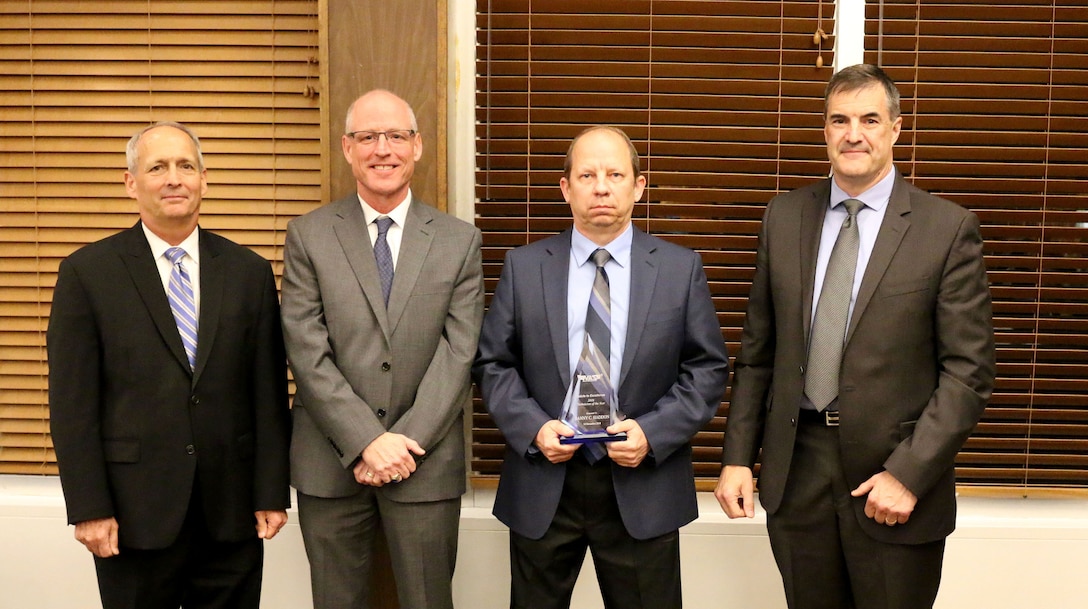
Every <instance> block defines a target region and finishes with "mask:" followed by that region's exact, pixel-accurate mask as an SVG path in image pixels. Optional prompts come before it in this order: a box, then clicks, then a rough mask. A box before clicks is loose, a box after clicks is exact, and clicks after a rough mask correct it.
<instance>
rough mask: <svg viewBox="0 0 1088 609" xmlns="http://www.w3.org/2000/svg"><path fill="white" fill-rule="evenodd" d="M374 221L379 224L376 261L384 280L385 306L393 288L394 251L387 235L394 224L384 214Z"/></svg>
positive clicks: (375, 250) (379, 273)
mask: <svg viewBox="0 0 1088 609" xmlns="http://www.w3.org/2000/svg"><path fill="white" fill-rule="evenodd" d="M374 223H375V224H377V225H378V238H377V239H376V240H375V241H374V261H375V262H377V263H378V277H379V278H380V279H381V280H382V297H383V298H385V306H387V307H388V306H389V291H390V290H392V289H393V252H392V251H390V250H389V242H388V241H386V239H385V235H386V233H388V232H389V227H390V226H393V219H392V218H390V217H389V216H382V217H381V218H378V219H377V220H374Z"/></svg>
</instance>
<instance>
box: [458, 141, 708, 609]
mask: <svg viewBox="0 0 1088 609" xmlns="http://www.w3.org/2000/svg"><path fill="white" fill-rule="evenodd" d="M645 184H646V178H645V177H644V176H642V175H640V173H639V164H638V154H637V152H636V151H635V148H634V146H633V145H632V144H631V140H630V139H628V138H627V135H626V134H624V133H623V131H621V130H619V129H616V128H613V127H595V128H590V129H588V130H586V131H584V132H583V133H582V134H581V135H579V136H578V137H576V138H575V139H574V141H573V142H572V143H571V146H570V149H569V150H568V152H567V159H566V164H565V167H564V177H563V178H562V179H561V180H560V187H561V188H562V191H563V196H564V198H565V199H566V200H567V203H569V204H570V207H571V212H572V213H573V217H574V228H573V230H571V229H568V230H566V231H564V232H563V233H561V234H559V235H556V236H554V237H550V238H547V239H543V240H541V241H537V242H536V243H533V244H531V245H527V246H524V247H520V248H517V249H515V250H513V251H511V252H510V253H508V254H507V256H506V262H505V264H504V265H503V269H502V276H501V277H500V278H499V283H498V286H497V287H496V288H495V296H494V298H493V299H492V301H491V307H490V309H489V311H488V314H487V317H486V319H485V321H484V328H483V332H482V334H481V336H480V349H479V355H478V356H477V359H476V364H475V366H474V367H473V375H474V377H475V379H476V382H477V383H478V384H479V386H480V389H481V391H482V392H483V397H484V401H485V403H486V404H487V408H488V410H489V412H490V413H491V416H492V417H493V418H494V419H495V422H496V423H497V424H498V426H499V429H500V430H501V431H502V433H503V435H504V436H505V437H506V454H505V457H504V460H503V465H502V475H501V478H500V480H499V489H498V495H497V497H496V499H495V510H494V511H495V515H496V516H497V517H498V518H499V520H501V521H502V522H503V523H505V524H506V525H508V526H509V527H510V563H511V564H510V567H511V599H510V606H511V607H516V608H529V607H532V608H534V609H544V608H561V607H569V605H570V599H571V592H572V590H573V588H574V584H575V580H576V579H577V577H578V572H579V569H580V567H581V565H582V561H583V558H584V557H585V553H586V548H587V546H588V547H589V549H590V551H592V553H593V564H594V567H595V568H596V571H597V577H598V581H599V583H600V586H601V593H602V596H603V598H604V603H605V606H606V607H608V608H610V609H612V608H620V607H622V608H623V609H638V608H652V609H669V608H673V607H680V605H681V594H680V539H679V533H678V529H679V528H680V527H681V526H683V525H684V524H687V523H688V522H691V521H692V520H694V519H695V517H696V516H697V514H698V509H697V507H696V504H695V484H694V472H693V470H692V463H691V443H690V441H691V437H692V436H693V435H694V434H695V432H697V431H698V430H699V428H700V427H702V426H703V425H704V424H705V423H706V422H707V421H708V420H709V419H710V418H711V417H712V416H714V413H715V412H716V411H717V409H718V406H719V405H720V403H721V398H722V394H723V393H724V391H725V382H726V380H727V378H728V357H727V355H726V350H725V343H724V342H723V341H722V335H721V330H720V327H719V325H718V319H717V316H716V315H715V312H714V304H713V302H712V301H711V299H710V291H709V289H708V287H707V282H706V275H705V274H704V272H703V265H702V260H700V258H699V256H698V255H697V254H696V253H695V252H692V251H691V250H689V249H686V248H682V247H679V246H677V245H673V244H671V243H668V242H666V241H662V240H661V239H658V238H656V237H652V236H650V235H648V234H646V233H644V232H642V231H641V230H639V229H637V228H635V227H634V226H633V224H632V223H631V212H632V209H633V207H634V204H635V201H637V200H639V199H640V198H641V197H642V191H643V188H644V187H645ZM602 293H603V296H602ZM591 307H592V310H590V309H591ZM602 331H603V332H605V334H604V335H603V336H602V335H601V332H602ZM598 337H600V338H599V340H597V339H598ZM598 352H600V353H599V354H598ZM598 355H599V359H595V358H598ZM588 360H593V361H592V362H588ZM584 366H590V367H591V369H592V370H595V371H596V372H595V373H592V374H590V373H588V372H589V371H588V370H587V369H586V368H584ZM577 376H584V377H586V379H593V380H599V378H600V377H605V378H606V383H605V385H606V387H604V389H603V390H602V391H603V394H605V395H607V394H610V393H612V392H614V393H615V396H616V397H617V398H618V399H617V402H618V407H619V410H620V411H621V412H622V413H623V414H624V415H626V418H625V419H623V420H621V421H619V422H616V423H614V424H612V425H611V426H609V427H608V428H607V431H608V432H610V433H613V434H618V433H625V434H626V439H624V440H619V441H613V442H608V443H607V444H606V446H607V449H606V448H605V447H604V446H605V445H596V446H595V447H594V446H593V445H581V446H580V445H579V444H564V443H562V442H561V438H564V437H571V436H572V435H574V430H573V429H572V428H571V426H570V425H568V423H565V422H563V420H561V418H563V415H562V412H563V410H564V396H565V395H566V394H567V390H568V385H570V382H571V379H572V378H575V377H577ZM571 424H575V422H574V421H571Z"/></svg>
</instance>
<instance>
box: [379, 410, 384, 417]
mask: <svg viewBox="0 0 1088 609" xmlns="http://www.w3.org/2000/svg"><path fill="white" fill-rule="evenodd" d="M378 416H379V417H384V416H385V409H384V408H379V409H378Z"/></svg>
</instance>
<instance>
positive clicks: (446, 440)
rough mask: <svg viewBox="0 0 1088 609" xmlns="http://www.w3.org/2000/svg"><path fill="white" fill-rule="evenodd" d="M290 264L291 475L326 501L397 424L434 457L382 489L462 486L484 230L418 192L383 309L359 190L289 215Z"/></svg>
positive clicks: (440, 490) (420, 495)
mask: <svg viewBox="0 0 1088 609" xmlns="http://www.w3.org/2000/svg"><path fill="white" fill-rule="evenodd" d="M284 261H285V268H284V274H283V305H282V309H283V329H284V337H285V340H286V344H287V356H288V360H289V361H290V364H291V370H292V372H293V373H294V379H295V383H296V386H297V389H296V394H295V401H294V408H293V409H292V412H293V416H294V433H293V436H292V440H291V471H292V475H291V482H292V484H293V485H294V486H295V487H296V488H297V489H298V490H299V491H300V492H303V493H306V494H308V495H315V496H319V497H345V496H349V495H351V494H354V493H357V492H359V491H360V490H361V489H362V488H363V487H362V485H360V484H358V483H357V482H355V478H354V476H353V474H352V470H351V466H352V464H353V463H354V462H355V460H356V459H358V458H359V454H360V453H361V452H362V451H363V449H364V448H366V447H367V445H369V444H370V443H371V442H372V441H374V439H375V438H377V437H378V436H379V435H381V434H382V433H384V432H386V431H391V432H395V433H400V434H404V435H406V436H408V437H410V438H412V439H414V440H416V441H417V442H419V443H420V445H422V446H423V448H424V449H425V450H426V451H427V454H426V455H425V456H424V457H423V458H422V459H417V464H418V469H417V470H416V472H415V473H414V474H412V476H411V477H409V478H408V479H406V480H405V481H404V482H403V483H401V484H391V485H386V486H384V487H381V488H380V489H379V490H378V492H381V493H384V494H386V496H387V497H388V498H390V499H392V500H395V501H402V502H405V501H406V502H416V501H437V500H441V499H449V498H453V497H457V496H459V495H461V494H462V493H464V491H465V448H464V432H463V412H464V408H465V406H466V405H467V404H468V402H469V399H470V381H469V367H470V365H471V364H472V358H473V355H474V353H475V350H476V341H477V338H478V335H479V330H480V322H481V319H482V317H483V273H482V269H481V262H480V231H479V230H477V229H476V228H475V227H474V226H472V225H470V224H467V223H465V222H462V221H460V220H458V219H456V218H454V217H452V216H449V215H447V214H444V213H442V212H440V211H438V210H436V209H434V208H432V207H429V206H427V205H425V204H424V203H423V202H422V201H419V200H418V199H413V201H412V205H411V207H410V208H409V212H408V217H407V220H406V222H405V226H404V233H403V238H402V241H401V246H400V253H399V255H398V260H397V267H396V272H395V273H394V277H393V288H392V292H391V293H390V296H389V307H388V309H386V306H385V304H384V303H383V301H382V291H381V284H380V281H379V279H378V268H377V264H376V263H375V261H374V251H373V247H372V246H371V244H370V239H369V237H368V234H367V227H366V221H365V220H364V217H363V210H362V208H361V207H360V205H359V199H358V197H357V196H356V195H354V194H352V195H350V196H348V197H346V198H344V199H341V200H339V201H336V202H334V203H330V204H328V205H326V206H324V207H321V208H318V209H316V210H314V211H312V212H310V213H308V214H306V215H304V216H301V217H299V218H296V219H294V220H292V221H291V222H290V223H288V225H287V242H286V245H285V249H284ZM421 461H422V462H421Z"/></svg>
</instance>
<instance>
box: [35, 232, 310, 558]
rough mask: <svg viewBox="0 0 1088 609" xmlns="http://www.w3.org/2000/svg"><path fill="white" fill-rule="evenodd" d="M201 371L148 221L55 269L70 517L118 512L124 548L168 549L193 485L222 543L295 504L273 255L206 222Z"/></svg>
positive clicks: (53, 399) (55, 404) (60, 437)
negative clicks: (177, 317)
mask: <svg viewBox="0 0 1088 609" xmlns="http://www.w3.org/2000/svg"><path fill="white" fill-rule="evenodd" d="M199 234H200V300H201V302H200V326H199V327H200V330H199V337H198V343H197V354H196V370H195V371H190V369H189V362H188V360H187V359H186V357H185V351H184V349H183V347H182V344H181V337H180V336H179V335H178V330H177V326H176V325H175V323H174V317H173V315H172V314H171V312H170V304H169V302H168V301H167V299H166V293H165V291H164V290H163V286H162V279H161V278H160V275H159V271H158V268H157V267H156V264H155V260H154V259H153V257H152V254H151V247H150V246H149V245H148V243H147V238H146V237H145V236H144V233H143V229H142V228H141V226H140V225H139V224H137V225H136V226H134V227H133V228H131V229H128V230H125V231H122V232H120V233H118V234H116V235H113V236H111V237H108V238H106V239H103V240H102V241H99V242H97V243H93V244H91V245H88V246H86V247H84V248H82V249H80V250H78V251H77V252H75V253H74V254H72V255H71V256H69V257H68V258H67V259H66V260H65V261H64V262H62V263H61V265H60V272H59V276H58V278H57V287H56V290H55V292H54V294H53V309H52V313H51V315H50V318H49V333H48V350H49V410H50V424H51V427H52V433H53V443H54V445H55V447H56V451H57V464H58V465H59V467H60V478H61V486H62V488H63V490H64V499H65V503H66V504H67V509H68V520H69V522H70V523H73V524H74V523H78V522H82V521H85V520H93V519H98V518H107V517H111V516H112V517H115V518H116V519H117V521H118V526H119V529H118V535H119V540H120V543H121V545H123V546H126V547H130V548H137V549H159V548H164V547H166V546H168V545H170V544H171V543H172V542H173V541H174V540H175V539H176V538H177V536H178V533H179V532H180V531H181V527H182V524H183V522H184V521H185V516H186V514H187V512H188V508H189V505H190V498H191V495H192V493H193V492H194V488H195V487H198V488H199V491H200V497H201V499H202V503H201V504H200V506H201V508H202V509H203V513H204V519H205V520H206V522H207V526H208V530H209V532H210V534H211V535H212V537H213V538H214V539H217V540H220V541H240V540H242V539H246V538H250V537H254V536H255V535H256V530H255V529H254V526H255V523H256V520H255V517H254V512H256V511H258V510H280V509H286V508H287V507H288V505H289V504H290V494H289V487H288V464H287V456H288V443H289V434H290V420H289V416H290V415H289V411H288V407H287V360H286V357H285V355H284V348H283V339H282V334H281V331H280V322H279V304H278V301H277V298H276V281H275V278H274V277H273V275H272V268H271V266H270V265H269V264H268V261H266V260H265V259H263V258H261V257H260V256H258V255H257V254H255V253H253V252H252V251H250V250H248V249H246V248H244V247H242V246H239V245H236V244H234V243H232V242H231V241H228V240H226V239H224V238H222V237H219V236H218V235H215V234H212V233H209V232H207V231H204V230H201V231H200V233H199Z"/></svg>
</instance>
